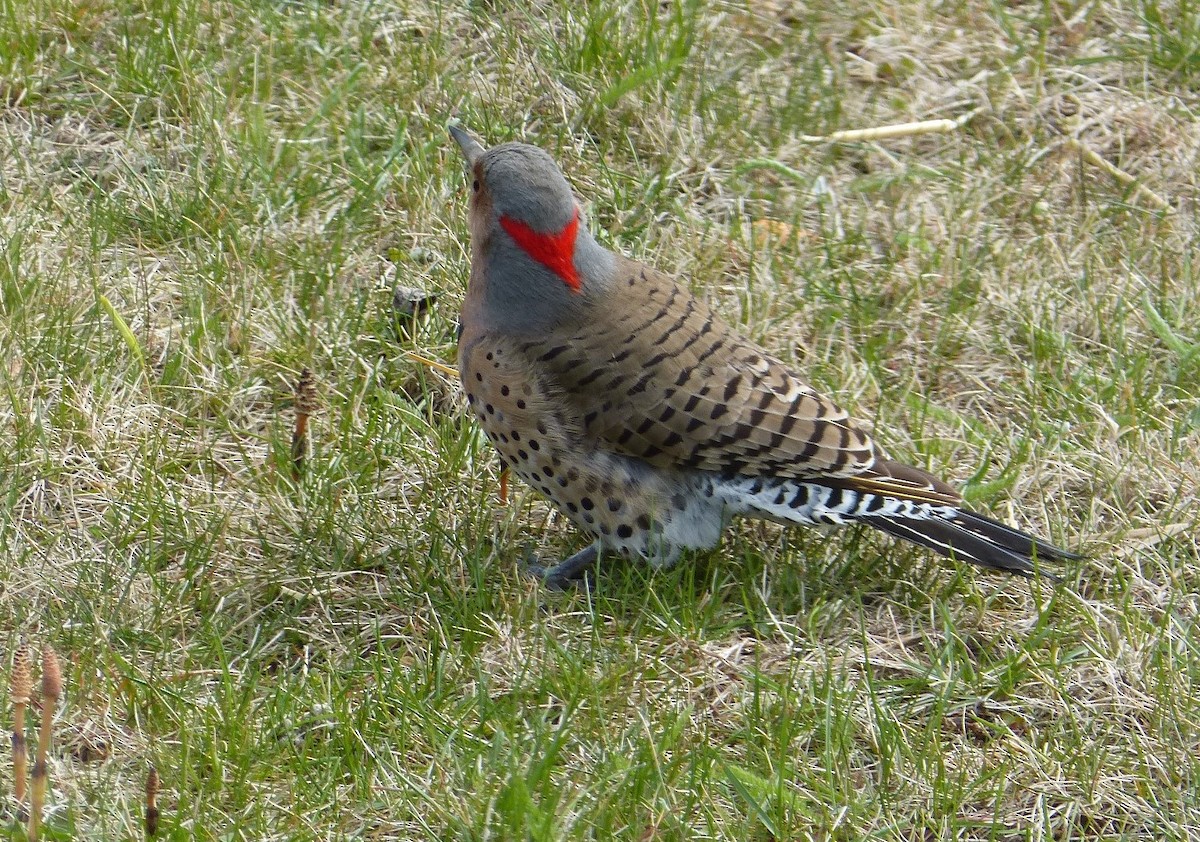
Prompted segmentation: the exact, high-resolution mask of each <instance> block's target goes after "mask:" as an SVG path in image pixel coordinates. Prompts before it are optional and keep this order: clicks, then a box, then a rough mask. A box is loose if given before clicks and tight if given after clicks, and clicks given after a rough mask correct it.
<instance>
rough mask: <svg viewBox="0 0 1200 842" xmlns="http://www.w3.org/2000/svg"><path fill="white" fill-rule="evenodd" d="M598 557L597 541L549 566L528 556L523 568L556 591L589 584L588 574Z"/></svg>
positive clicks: (598, 547)
mask: <svg viewBox="0 0 1200 842" xmlns="http://www.w3.org/2000/svg"><path fill="white" fill-rule="evenodd" d="M599 558H600V545H599V542H596V543H594V544H590V545H588V546H586V547H584V548H583V549H582V550H580V551H579V552H577V553H575V555H573V556H571V557H570V558H568V559H565V560H563V561H560V562H559V563H558V564H555V565H553V566H551V567H546V566H545V565H543V564H541V563H540V562H538V560H537V559H536V558H535V557H533V556H530V557H528V558H526V560H525V570H526V572H528V573H529V574H530V575H532V576H536V577H537V578H539V579H541V580H542V583H543V584H545V586H546V587H548V588H550V589H552V590H556V591H565V590H570V589H571V588H577V587H579V586H580V585H582V584H587V585H589V586H590V584H591V582H590V581H589V580H590V578H591V577H590V575H589V574H591V573H592V568H593V567H594V566H595V564H596V561H597V559H599Z"/></svg>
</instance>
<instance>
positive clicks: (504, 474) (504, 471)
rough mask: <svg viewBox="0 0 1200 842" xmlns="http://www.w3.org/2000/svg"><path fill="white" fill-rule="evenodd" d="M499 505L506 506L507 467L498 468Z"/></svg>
mask: <svg viewBox="0 0 1200 842" xmlns="http://www.w3.org/2000/svg"><path fill="white" fill-rule="evenodd" d="M500 505H501V506H507V505H508V465H501V466H500Z"/></svg>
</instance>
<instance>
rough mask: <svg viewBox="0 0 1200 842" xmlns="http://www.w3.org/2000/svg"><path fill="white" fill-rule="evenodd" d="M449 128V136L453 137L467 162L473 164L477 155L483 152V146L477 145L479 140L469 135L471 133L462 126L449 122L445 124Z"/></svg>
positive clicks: (477, 158)
mask: <svg viewBox="0 0 1200 842" xmlns="http://www.w3.org/2000/svg"><path fill="white" fill-rule="evenodd" d="M446 128H448V129H449V130H450V136H451V137H452V138H454V142H455V143H457V144H458V148H459V149H461V150H462V153H463V157H465V158H466V159H467V163H468V164H470V165H471V166H475V162H476V161H478V160H479V156H480V155H482V154H483V147H482V146H480V145H479V141H478V140H476V139H475V138H473V137H471V135H470V134H469V133H468V132H467V130H466V129H464V128H463V127H462V126H457V125H455V124H453V123H451V124H450V125H449V126H447V127H446Z"/></svg>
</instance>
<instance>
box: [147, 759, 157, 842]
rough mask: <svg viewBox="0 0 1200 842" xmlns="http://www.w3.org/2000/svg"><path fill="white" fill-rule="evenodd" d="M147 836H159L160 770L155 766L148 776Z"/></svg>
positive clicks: (151, 768)
mask: <svg viewBox="0 0 1200 842" xmlns="http://www.w3.org/2000/svg"><path fill="white" fill-rule="evenodd" d="M146 835H147V836H157V835H158V770H157V769H155V768H154V767H153V766H151V767H150V774H148V775H147V776H146Z"/></svg>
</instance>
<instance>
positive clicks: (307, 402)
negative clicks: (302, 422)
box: [296, 366, 321, 415]
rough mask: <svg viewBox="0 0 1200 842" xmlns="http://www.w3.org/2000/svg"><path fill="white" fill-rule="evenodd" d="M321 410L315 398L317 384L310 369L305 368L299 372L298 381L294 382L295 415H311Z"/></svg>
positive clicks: (318, 401) (319, 403)
mask: <svg viewBox="0 0 1200 842" xmlns="http://www.w3.org/2000/svg"><path fill="white" fill-rule="evenodd" d="M320 408H321V402H320V400H319V399H318V398H317V382H316V378H315V377H313V373H312V369H310V368H308V366H305V367H304V368H302V369H301V370H300V379H299V380H297V381H296V414H297V415H312V414H314V413H315V412H317V410H319V409H320Z"/></svg>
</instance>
